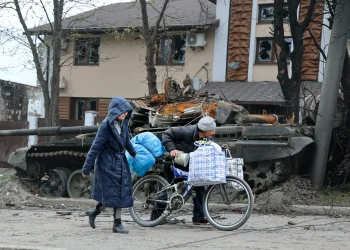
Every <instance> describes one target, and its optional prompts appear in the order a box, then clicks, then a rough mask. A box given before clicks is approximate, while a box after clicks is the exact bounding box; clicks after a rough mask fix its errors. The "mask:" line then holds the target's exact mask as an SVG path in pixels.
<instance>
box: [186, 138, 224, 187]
mask: <svg viewBox="0 0 350 250" xmlns="http://www.w3.org/2000/svg"><path fill="white" fill-rule="evenodd" d="M220 183H226V156H225V152H224V151H222V150H221V148H220V149H219V150H218V149H217V147H216V145H215V144H213V142H206V143H205V144H199V147H198V148H197V149H196V150H195V151H194V152H192V153H190V169H189V174H188V184H191V185H194V186H205V185H213V184H220Z"/></svg>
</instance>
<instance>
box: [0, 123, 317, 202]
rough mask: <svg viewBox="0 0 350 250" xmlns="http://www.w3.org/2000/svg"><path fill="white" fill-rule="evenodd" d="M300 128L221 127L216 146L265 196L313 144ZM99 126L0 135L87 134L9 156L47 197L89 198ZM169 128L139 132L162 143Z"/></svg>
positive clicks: (165, 161)
mask: <svg viewBox="0 0 350 250" xmlns="http://www.w3.org/2000/svg"><path fill="white" fill-rule="evenodd" d="M298 129H300V127H291V126H281V125H278V126H271V125H249V126H239V125H223V126H220V127H217V129H216V134H215V141H216V142H217V143H218V144H220V145H222V144H227V145H228V146H229V148H230V151H231V154H232V156H233V157H235V158H243V159H244V179H245V180H246V181H247V182H248V183H249V185H250V186H251V187H252V188H253V190H255V191H256V192H260V191H264V190H266V189H267V188H269V187H272V186H273V185H275V184H276V183H280V182H283V181H285V180H286V179H287V178H288V177H289V176H290V175H291V174H297V173H298V172H299V171H300V169H302V170H305V168H304V167H302V165H303V163H305V161H304V157H303V156H304V155H305V152H306V150H307V148H308V145H311V144H312V143H313V140H312V138H310V137H307V136H303V135H301V134H299V133H298V132H296V130H298ZM96 130H97V126H92V127H67V128H60V127H56V128H40V129H38V130H35V131H33V130H14V131H0V136H4V135H7V136H9V135H33V134H37V135H53V131H55V133H57V134H71V133H74V134H75V133H77V131H79V133H87V132H89V133H88V134H82V135H79V136H77V137H75V138H72V139H68V140H58V141H51V142H43V143H38V144H36V145H32V146H30V147H25V148H20V149H17V150H16V151H15V152H13V153H11V155H10V157H9V159H8V163H10V164H11V165H13V166H14V167H15V168H16V170H17V172H18V173H20V174H21V175H22V176H25V177H26V179H27V180H28V179H31V180H41V184H40V191H41V194H42V195H43V196H50V197H59V196H63V197H66V196H69V197H72V198H80V197H85V198H88V197H89V196H90V194H91V190H92V182H93V173H91V174H90V176H89V178H86V179H83V178H82V177H81V168H82V166H83V164H84V161H85V158H86V155H87V152H88V151H89V149H90V146H91V145H92V142H93V140H94V137H95V133H91V132H94V131H96ZM164 130H165V128H149V129H147V128H140V129H138V131H137V133H141V132H144V131H150V132H152V133H154V134H155V135H156V136H158V137H159V138H161V134H162V131H164ZM33 132H35V133H33ZM169 163H171V161H170V160H169V159H166V158H160V159H158V160H157V163H156V165H155V167H154V168H152V169H151V170H150V171H149V173H152V172H154V171H159V174H162V173H161V169H162V167H163V164H169Z"/></svg>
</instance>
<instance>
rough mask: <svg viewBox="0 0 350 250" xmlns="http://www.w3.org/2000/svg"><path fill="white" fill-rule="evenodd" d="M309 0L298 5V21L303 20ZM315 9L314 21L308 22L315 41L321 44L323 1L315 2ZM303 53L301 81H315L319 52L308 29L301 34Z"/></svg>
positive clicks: (303, 0)
mask: <svg viewBox="0 0 350 250" xmlns="http://www.w3.org/2000/svg"><path fill="white" fill-rule="evenodd" d="M309 3H310V0H302V1H301V7H300V21H302V20H304V18H305V15H306V13H307V10H308V8H309ZM315 8H316V10H315V11H314V14H313V15H314V21H313V22H311V23H310V25H309V27H308V28H309V29H310V30H311V32H312V34H313V35H314V36H315V39H316V41H317V43H318V44H319V45H320V46H321V36H322V22H323V15H322V12H323V8H324V1H322V0H320V1H317V3H316V7H315ZM303 41H304V47H305V53H304V63H303V68H302V80H303V81H317V80H318V72H319V62H320V52H319V50H318V49H317V47H316V46H315V43H314V41H313V39H312V37H311V36H310V34H309V32H308V30H306V31H305V33H304V36H303Z"/></svg>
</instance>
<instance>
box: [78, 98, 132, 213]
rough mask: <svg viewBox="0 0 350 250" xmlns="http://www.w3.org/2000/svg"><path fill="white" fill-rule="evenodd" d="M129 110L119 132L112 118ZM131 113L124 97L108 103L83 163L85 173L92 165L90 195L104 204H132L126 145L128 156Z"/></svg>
mask: <svg viewBox="0 0 350 250" xmlns="http://www.w3.org/2000/svg"><path fill="white" fill-rule="evenodd" d="M125 112H128V115H127V116H126V118H125V120H124V121H123V125H122V131H121V134H120V135H119V133H118V131H117V129H116V128H115V126H114V120H115V119H116V118H117V117H118V116H119V115H121V114H123V113H125ZM131 113H132V107H131V105H130V104H129V103H128V102H127V101H126V100H125V99H124V98H123V97H115V98H113V99H112V100H111V102H110V104H109V107H108V117H106V118H105V119H104V120H103V122H102V123H101V125H100V126H99V129H98V131H97V135H96V138H95V140H94V142H93V144H92V146H91V148H90V150H89V153H88V155H87V157H86V160H85V164H84V166H83V170H82V171H83V173H84V174H86V175H88V174H89V173H90V171H91V169H92V168H93V166H94V165H95V168H94V174H95V177H94V184H93V191H92V196H91V197H92V198H93V199H95V200H96V201H98V202H100V203H102V204H103V205H104V206H107V207H118V208H125V207H132V206H133V198H132V180H131V174H130V169H129V167H128V162H127V160H126V157H125V154H124V152H125V149H126V150H128V152H129V153H130V155H131V156H135V155H136V151H135V149H134V147H133V146H132V144H131V142H130V138H129V129H128V121H129V119H130V116H131Z"/></svg>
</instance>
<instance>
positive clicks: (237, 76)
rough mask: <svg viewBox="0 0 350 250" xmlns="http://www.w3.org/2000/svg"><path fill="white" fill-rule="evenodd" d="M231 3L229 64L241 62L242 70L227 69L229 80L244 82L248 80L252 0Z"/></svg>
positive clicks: (238, 0) (237, 0) (239, 0)
mask: <svg viewBox="0 0 350 250" xmlns="http://www.w3.org/2000/svg"><path fill="white" fill-rule="evenodd" d="M231 2H232V3H231V17H230V29H229V45H228V64H229V63H230V62H235V61H240V68H239V69H231V68H229V67H227V80H228V81H244V80H246V79H247V78H248V61H249V41H250V26H251V19H252V0H235V1H231Z"/></svg>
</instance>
